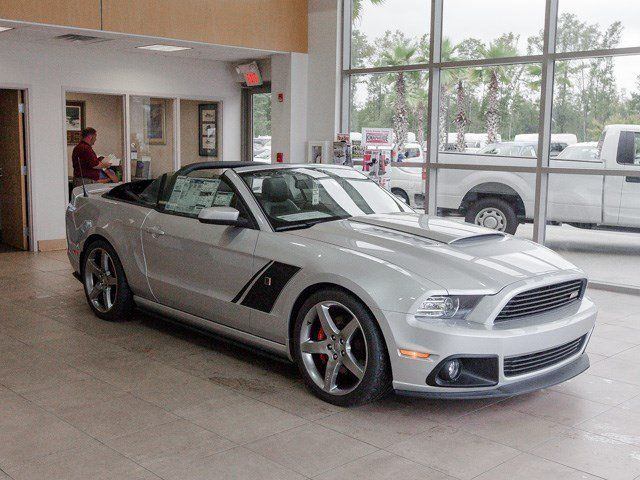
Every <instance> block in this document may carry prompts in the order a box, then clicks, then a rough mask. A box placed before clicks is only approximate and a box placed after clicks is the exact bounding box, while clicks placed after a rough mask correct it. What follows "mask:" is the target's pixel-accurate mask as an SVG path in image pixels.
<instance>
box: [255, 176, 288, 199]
mask: <svg viewBox="0 0 640 480" xmlns="http://www.w3.org/2000/svg"><path fill="white" fill-rule="evenodd" d="M289 195H290V192H289V186H288V185H287V182H286V181H285V179H284V178H282V177H269V178H265V179H264V180H263V181H262V198H263V199H264V200H268V201H270V202H284V201H285V200H288V199H289Z"/></svg>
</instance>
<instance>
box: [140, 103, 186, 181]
mask: <svg viewBox="0 0 640 480" xmlns="http://www.w3.org/2000/svg"><path fill="white" fill-rule="evenodd" d="M130 100H131V103H130V106H129V115H130V124H129V129H130V131H131V138H130V139H129V144H135V145H136V148H137V149H138V159H141V158H142V157H143V156H147V157H149V158H150V159H151V165H150V168H149V172H150V175H151V178H156V177H159V176H160V175H162V174H163V173H167V172H172V171H174V170H175V163H174V148H173V102H174V101H173V100H171V99H164V104H165V106H164V109H165V110H164V111H165V141H164V143H150V142H148V141H147V140H146V139H145V133H146V132H145V124H146V122H147V121H148V118H147V115H146V114H145V105H146V106H148V105H149V103H150V102H151V100H152V98H151V97H146V96H144V97H140V96H133V97H130ZM153 100H155V101H158V100H160V99H153ZM135 168H136V167H135V162H134V161H133V160H132V162H131V176H132V177H133V176H134V175H135Z"/></svg>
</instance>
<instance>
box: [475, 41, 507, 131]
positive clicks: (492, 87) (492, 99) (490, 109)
mask: <svg viewBox="0 0 640 480" xmlns="http://www.w3.org/2000/svg"><path fill="white" fill-rule="evenodd" d="M501 40H503V39H501V38H499V39H498V40H495V41H493V42H491V43H490V44H489V48H484V49H483V52H482V55H483V57H484V58H504V57H515V56H516V55H517V54H518V51H517V49H516V47H515V46H513V45H510V44H509V43H507V42H505V41H504V40H503V41H501ZM474 77H475V78H477V79H478V80H480V81H483V82H487V112H486V115H485V118H486V122H487V123H486V125H487V141H488V142H489V143H495V142H497V141H498V127H499V125H500V112H499V111H498V91H499V89H500V83H501V82H502V83H508V78H507V74H506V69H505V68H501V67H500V66H493V67H489V68H478V69H476V70H475V71H474Z"/></svg>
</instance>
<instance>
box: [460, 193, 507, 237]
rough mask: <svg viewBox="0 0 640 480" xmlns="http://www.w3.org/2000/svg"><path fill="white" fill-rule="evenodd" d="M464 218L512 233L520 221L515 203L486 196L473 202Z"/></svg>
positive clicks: (470, 221) (467, 220) (469, 221)
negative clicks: (514, 206)
mask: <svg viewBox="0 0 640 480" xmlns="http://www.w3.org/2000/svg"><path fill="white" fill-rule="evenodd" d="M464 220H465V222H468V223H474V224H476V225H481V226H483V227H487V228H492V229H494V230H498V231H500V232H505V233H509V234H511V235H513V234H515V233H516V230H517V229H518V223H519V222H518V217H517V215H516V211H515V209H514V208H513V205H511V204H510V203H509V202H506V201H504V200H502V199H501V198H497V197H486V198H482V199H480V200H478V201H477V202H475V203H472V204H471V205H470V206H469V208H468V209H467V213H466V215H465V218H464Z"/></svg>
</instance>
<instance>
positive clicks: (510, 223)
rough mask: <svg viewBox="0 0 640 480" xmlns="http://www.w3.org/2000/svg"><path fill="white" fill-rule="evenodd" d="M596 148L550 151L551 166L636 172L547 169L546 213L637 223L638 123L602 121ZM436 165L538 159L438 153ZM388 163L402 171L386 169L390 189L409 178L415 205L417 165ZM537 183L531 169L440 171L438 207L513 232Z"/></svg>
mask: <svg viewBox="0 0 640 480" xmlns="http://www.w3.org/2000/svg"><path fill="white" fill-rule="evenodd" d="M598 146H599V151H600V152H599V155H598V154H596V155H592V156H589V155H586V156H585V155H575V156H570V155H561V156H558V157H551V159H550V162H549V163H550V166H551V167H556V168H569V169H585V170H588V169H598V170H600V169H603V170H606V169H618V170H624V169H630V170H635V172H633V171H631V172H630V174H629V175H628V176H624V175H623V176H605V175H580V174H575V173H566V174H565V173H552V174H550V175H549V195H548V208H547V219H548V220H550V221H557V222H566V223H569V224H572V225H575V226H578V227H583V228H591V227H594V226H598V225H601V226H611V227H640V174H639V173H637V172H638V169H640V125H608V126H607V127H605V129H604V131H603V133H602V136H601V138H600V142H599V144H598ZM567 153H569V152H567ZM569 157H570V158H569ZM439 163H441V164H447V163H450V164H468V165H474V166H476V165H488V166H501V167H504V166H507V165H509V166H526V167H531V166H535V164H536V159H535V158H532V157H499V156H495V155H478V154H462V153H460V154H457V153H442V154H440V156H439ZM392 168H394V169H395V168H398V169H402V172H401V171H398V172H395V175H394V174H392V179H393V178H394V177H395V178H397V179H398V180H400V177H402V181H401V182H402V183H400V182H397V181H396V182H394V181H393V180H392V182H391V186H392V189H393V190H395V191H394V193H396V194H397V193H398V189H399V188H403V187H404V188H406V187H407V186H408V185H409V184H411V186H412V189H411V193H412V194H410V195H407V197H409V199H410V200H412V202H411V203H414V201H413V200H414V198H415V196H416V195H417V193H415V194H414V192H418V191H419V190H420V189H421V188H423V185H424V182H423V180H422V172H421V169H420V168H403V167H392ZM409 175H410V176H411V177H412V178H413V181H412V182H410V181H409V179H408V177H409ZM418 185H419V187H418ZM535 185H536V179H535V174H534V173H514V172H495V171H487V170H458V169H456V170H453V169H440V170H438V181H437V207H438V211H439V212H441V213H443V214H457V215H463V216H464V217H465V220H466V221H467V222H470V223H476V224H478V225H483V226H485V227H489V228H494V229H496V230H501V231H505V232H508V233H515V231H516V229H517V228H518V225H519V224H520V223H522V222H524V221H526V220H531V219H533V211H534V202H535Z"/></svg>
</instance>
